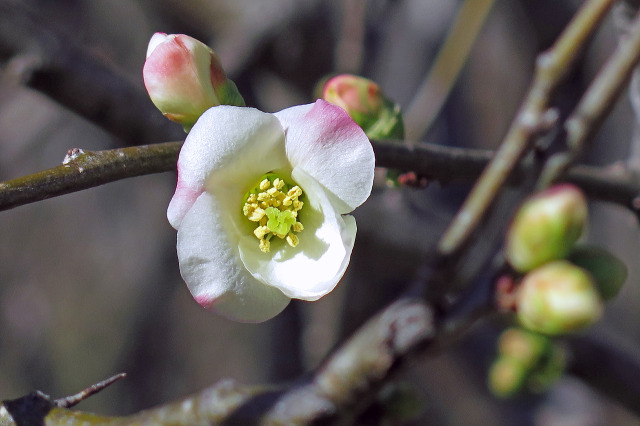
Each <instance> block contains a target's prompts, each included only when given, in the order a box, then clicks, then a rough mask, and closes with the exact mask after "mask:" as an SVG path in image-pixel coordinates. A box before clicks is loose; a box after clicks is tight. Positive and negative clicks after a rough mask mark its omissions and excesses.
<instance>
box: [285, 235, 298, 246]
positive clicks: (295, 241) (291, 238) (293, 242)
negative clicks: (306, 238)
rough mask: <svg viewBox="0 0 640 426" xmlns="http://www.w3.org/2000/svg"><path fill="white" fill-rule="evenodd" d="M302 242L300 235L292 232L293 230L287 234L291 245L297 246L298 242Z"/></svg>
mask: <svg viewBox="0 0 640 426" xmlns="http://www.w3.org/2000/svg"><path fill="white" fill-rule="evenodd" d="M299 242H300V240H299V239H298V236H297V235H295V234H292V233H291V232H289V235H287V243H288V244H289V245H290V246H291V247H295V246H297V245H298V243H299Z"/></svg>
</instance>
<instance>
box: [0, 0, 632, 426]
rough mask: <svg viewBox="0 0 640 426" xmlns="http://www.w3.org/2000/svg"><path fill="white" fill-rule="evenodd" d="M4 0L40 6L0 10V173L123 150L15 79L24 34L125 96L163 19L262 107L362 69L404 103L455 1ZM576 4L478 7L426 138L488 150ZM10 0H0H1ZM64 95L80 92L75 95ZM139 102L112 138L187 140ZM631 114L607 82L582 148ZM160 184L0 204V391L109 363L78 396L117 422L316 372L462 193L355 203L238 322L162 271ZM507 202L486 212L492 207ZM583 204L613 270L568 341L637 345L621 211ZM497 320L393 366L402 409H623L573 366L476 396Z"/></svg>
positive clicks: (380, 194) (609, 141)
mask: <svg viewBox="0 0 640 426" xmlns="http://www.w3.org/2000/svg"><path fill="white" fill-rule="evenodd" d="M3 3H4V6H2V4H3ZM19 3H21V4H23V5H26V6H28V7H29V9H28V10H30V11H31V12H33V13H36V15H37V16H40V17H41V18H42V21H38V22H40V24H39V25H37V26H32V27H29V25H27V24H24V25H22V24H21V26H20V28H14V27H12V26H11V25H10V24H9V23H8V21H7V20H6V19H5V20H2V19H0V33H5V34H6V33H9V34H13V36H14V37H13V38H11V37H3V39H4V41H0V181H2V180H7V179H11V178H15V177H19V176H23V175H26V174H29V173H33V172H36V171H39V170H42V169H46V168H50V167H54V166H56V165H58V164H60V163H61V161H62V159H63V158H64V155H65V153H66V151H67V150H68V149H70V148H74V147H79V148H83V149H85V150H101V149H110V148H115V147H121V146H126V145H130V144H135V143H136V140H135V138H134V137H129V138H127V137H123V136H122V135H119V136H114V135H113V132H107V131H105V130H104V129H102V128H101V127H100V126H97V125H96V124H94V123H91V122H89V121H87V120H85V119H84V118H81V117H80V116H78V115H76V114H74V113H73V112H71V111H70V110H69V109H67V108H65V107H63V106H61V105H60V104H59V103H57V102H56V101H55V100H53V99H52V98H51V97H48V96H46V95H44V94H43V93H42V91H38V90H34V89H32V88H27V87H25V85H24V84H22V82H23V79H24V75H25V69H28V67H29V64H30V63H31V62H30V61H31V60H32V58H33V57H32V53H33V52H32V50H30V46H31V44H32V43H33V41H32V40H31V39H30V37H29V34H33V35H35V37H36V38H37V37H45V38H46V37H56V35H57V34H62V35H64V37H69V38H70V39H71V40H72V41H73V42H74V43H77V44H78V45H80V46H82V47H83V48H84V49H86V50H87V51H89V52H90V53H91V55H94V56H95V57H97V58H99V59H100V60H102V61H106V62H107V63H108V64H109V65H110V66H111V67H112V68H113V69H114V70H117V72H118V73H120V74H121V75H122V76H123V78H124V79H125V80H126V81H128V82H129V83H130V84H131V85H132V87H136V88H137V89H138V90H143V83H142V65H143V63H144V59H145V53H146V48H147V43H148V41H149V38H150V37H151V35H152V34H153V33H154V32H157V31H161V32H166V33H185V34H188V35H191V36H193V37H196V38H198V39H200V40H202V41H204V42H206V43H208V44H209V45H210V46H211V47H212V48H213V49H214V50H215V51H216V52H217V53H218V55H219V56H220V58H221V61H222V64H223V66H224V67H225V69H226V70H227V73H228V75H229V76H230V77H231V78H232V79H233V80H234V81H235V82H236V84H237V85H238V87H239V89H240V92H241V93H242V94H243V96H244V97H245V100H246V101H247V104H248V105H249V106H255V107H257V108H259V109H261V110H264V111H278V110H280V109H283V108H286V107H288V106H291V105H295V104H302V103H308V102H311V101H312V100H313V97H312V96H313V95H312V93H313V89H314V85H315V84H316V83H317V81H318V80H320V79H321V78H322V77H324V76H325V75H327V74H329V73H335V72H352V73H357V74H361V75H364V76H366V77H369V78H371V79H373V80H375V81H376V82H378V83H379V84H380V86H381V87H382V89H383V90H384V91H385V92H386V94H387V95H388V96H389V97H391V98H393V99H394V100H395V101H396V102H398V103H399V104H400V105H401V106H403V107H404V108H407V107H408V106H409V105H410V104H411V101H412V98H413V96H414V94H415V93H416V91H417V89H418V87H419V86H420V84H421V83H422V81H423V79H424V78H425V76H426V74H427V72H428V70H429V68H430V66H431V65H432V63H433V60H434V57H435V55H436V54H437V52H438V49H439V47H440V46H441V44H442V42H443V40H444V38H445V36H446V34H447V31H448V29H449V28H450V27H451V25H452V22H453V20H454V17H455V14H456V11H457V10H458V8H459V7H460V6H461V4H462V3H463V2H462V1H456V0H343V1H328V0H260V1H250V0H197V1H196V0H180V1H176V0H173V1H172V0H153V1H150V0H133V1H132V0H126V1H125V0H110V1H106V2H95V1H86V0H84V1H83V0H58V1H56V2H49V1H45V0H23V1H22V2H19ZM580 3H582V2H580V1H568V0H563V1H560V0H538V1H535V2H531V1H526V0H497V1H496V2H495V5H494V6H493V8H492V10H491V12H490V15H489V17H488V18H487V21H486V23H485V25H484V27H483V29H482V31H481V32H480V34H479V36H478V39H477V41H476V43H475V46H474V48H473V51H472V52H471V55H470V57H469V61H468V63H467V64H466V66H465V68H464V69H463V71H462V74H461V76H460V78H459V81H458V82H457V84H456V86H455V88H454V90H453V92H452V93H451V96H450V99H449V100H448V102H447V103H446V105H445V107H444V110H443V112H442V114H441V115H440V117H439V118H438V120H437V121H436V123H435V124H434V126H433V127H432V129H431V130H430V132H429V133H428V134H427V135H426V137H425V138H424V139H423V140H426V141H429V142H435V143H439V144H443V145H450V146H465V147H482V148H495V147H496V146H497V145H498V143H499V142H500V140H501V138H502V136H503V135H504V133H505V131H506V129H507V126H508V125H509V123H510V121H511V120H512V118H513V116H514V114H515V111H516V109H517V107H518V106H519V104H520V102H521V99H522V97H523V96H524V94H525V93H526V89H527V86H528V83H529V81H530V78H531V75H532V70H533V63H534V59H535V56H536V55H537V54H538V53H539V52H540V51H542V50H544V49H545V48H547V47H549V46H550V45H551V44H552V42H553V41H554V40H555V38H556V37H557V35H558V34H559V33H560V31H561V30H562V29H563V28H564V26H565V25H566V24H567V22H568V21H569V19H570V18H571V16H572V15H573V13H574V12H575V10H576V8H577V6H579V4H580ZM16 4H18V3H16V2H10V1H7V0H0V6H2V7H13V6H15V5H16ZM31 12H30V13H31ZM16 13H17V14H18V15H19V14H20V13H22V11H21V9H20V10H17V11H16ZM12 22H13V21H12ZM15 22H17V21H15ZM25 22H27V21H25ZM28 22H32V21H28ZM3 26H4V28H2V27H3ZM49 29H51V31H52V32H51V33H48V32H47V31H48V30H49ZM45 30H46V31H45ZM51 34H54V35H51ZM49 41H51V40H49ZM39 42H40V43H42V40H39ZM616 43H617V34H616V32H615V29H614V26H613V24H612V22H611V19H609V20H607V22H606V23H605V24H604V25H603V27H602V29H601V30H600V31H599V33H598V35H597V37H596V39H595V40H594V41H593V43H591V45H590V48H589V50H588V51H587V52H585V54H584V55H583V57H582V59H581V61H580V63H579V64H578V67H577V69H576V71H575V72H573V73H572V74H571V75H570V77H569V78H568V81H567V83H566V84H564V85H563V86H562V87H561V90H560V92H559V94H558V96H557V98H556V99H555V102H554V103H555V104H557V105H559V106H560V108H561V111H562V113H564V114H566V113H567V112H568V111H570V109H571V107H572V105H574V104H575V103H576V101H577V99H578V97H579V95H580V93H582V91H583V90H584V88H585V87H586V85H587V84H588V82H589V81H590V79H591V78H592V77H593V75H594V74H595V73H596V72H597V69H598V68H599V67H600V66H601V65H602V63H603V62H604V60H605V59H606V58H607V56H608V55H609V54H610V53H611V51H612V50H613V48H614V47H615V45H616ZM45 44H46V43H45ZM17 45H19V46H20V53H17V54H16V49H15V46H17ZM69 60H71V63H72V64H73V58H71V59H69ZM79 67H80V64H79ZM88 77H89V78H91V77H92V76H91V75H89V76H88ZM48 84H49V85H50V86H51V87H55V84H56V83H55V80H53V81H50V82H49V83H48ZM51 87H49V91H50V92H51V91H52V89H51ZM45 92H46V90H45ZM70 96H76V97H80V98H81V99H84V98H86V99H87V100H88V101H90V100H91V99H92V96H93V94H92V93H90V92H87V91H79V92H77V93H73V94H70ZM149 105H151V103H150V101H149V102H148V105H147V106H149ZM133 107H136V105H132V104H131V103H130V102H129V101H128V99H126V98H123V99H120V100H119V103H118V110H119V111H120V112H123V111H124V112H125V113H126V112H127V110H128V109H130V108H133ZM131 114H134V112H132V113H131ZM157 116H158V117H159V120H158V121H157V122H158V123H160V124H158V128H155V129H154V128H148V127H149V126H148V124H145V125H144V126H147V127H144V128H142V126H141V128H139V129H136V128H135V126H134V129H133V130H132V129H129V131H128V133H127V132H123V134H126V135H141V136H140V141H139V142H138V143H150V142H164V141H169V140H178V139H180V138H183V137H184V133H182V131H181V129H180V128H179V126H178V125H175V126H173V125H172V124H170V123H168V122H167V123H165V122H164V121H162V117H161V115H160V113H159V112H157ZM633 127H634V118H633V115H632V113H631V109H630V107H629V103H628V101H627V99H626V97H624V99H622V100H621V101H620V102H619V105H618V106H617V107H616V109H615V110H614V112H613V114H612V115H611V116H610V117H609V119H608V120H607V121H606V122H605V124H604V126H603V128H602V130H601V131H600V133H599V136H598V138H597V140H596V141H595V144H594V149H593V150H592V151H591V152H590V154H589V157H588V158H587V159H586V162H589V163H591V164H598V165H608V164H611V163H614V162H616V161H620V160H626V159H627V157H628V155H627V153H628V151H629V141H630V139H631V134H632V131H633ZM159 129H160V130H159ZM136 131H137V133H136ZM149 135H152V136H149ZM143 136H144V137H143ZM145 138H147V139H151V140H147V139H145ZM175 180H176V176H175V173H165V174H160V175H151V176H145V177H140V178H134V179H129V180H124V181H120V182H117V183H112V184H108V185H106V186H103V187H98V188H94V189H90V190H86V191H82V192H78V193H75V194H70V195H65V196H62V197H59V198H54V199H50V200H46V201H43V202H39V203H35V204H31V205H27V206H22V207H18V208H15V209H13V210H9V211H5V212H0V399H10V398H16V397H19V396H22V395H24V394H26V393H28V392H29V391H31V390H34V389H40V390H42V391H44V392H46V393H49V394H51V395H52V396H54V397H61V396H64V395H68V394H72V393H75V392H77V391H79V390H80V389H83V388H85V387H86V386H88V385H90V384H92V383H95V382H97V381H99V380H102V379H104V378H106V377H108V376H110V375H112V374H115V373H117V372H121V371H125V372H127V374H128V376H127V378H126V379H124V380H122V381H120V382H119V383H117V384H115V385H113V386H112V387H111V388H109V389H108V390H106V391H103V392H102V393H101V394H99V395H97V396H94V397H92V398H90V399H88V400H87V401H85V402H83V403H82V404H81V405H79V406H78V409H82V410H85V411H94V412H98V413H101V414H113V415H118V414H129V413H133V412H135V411H139V410H141V409H144V408H149V407H151V406H154V405H157V404H160V403H163V402H167V401H170V400H174V399H177V398H180V397H183V396H186V395H188V394H190V393H194V392H197V391H199V390H201V389H203V388H205V387H207V386H209V385H211V384H213V383H215V382H217V381H218V380H220V379H223V378H228V377H230V378H234V379H236V380H238V381H240V382H242V383H246V384H254V383H266V382H270V383H281V382H286V381H289V380H293V379H295V378H297V377H299V376H300V375H301V374H303V373H304V372H308V371H310V370H311V369H313V368H314V367H316V366H317V365H318V363H319V362H320V361H321V360H322V358H323V357H324V356H325V355H326V354H327V353H328V351H329V350H330V349H331V348H332V347H333V346H334V345H335V344H336V343H338V342H340V341H341V340H343V339H344V338H345V337H346V336H348V335H349V333H351V332H352V331H353V330H354V329H355V328H356V327H357V326H358V325H360V324H361V323H362V322H363V321H364V320H365V319H366V318H367V317H369V316H370V315H371V314H372V313H373V312H375V311H376V310H377V309H379V308H380V307H382V306H384V305H385V304H386V303H388V301H389V300H390V299H391V298H393V297H394V296H395V295H397V294H399V293H400V292H401V291H402V289H403V288H404V286H405V285H406V283H408V282H409V281H410V280H411V279H413V278H414V277H415V276H416V272H417V271H418V269H419V267H420V265H421V264H422V263H423V261H424V259H425V258H426V256H428V255H429V251H430V249H431V248H432V246H433V244H434V243H435V241H436V240H437V238H438V237H439V235H440V233H441V232H442V231H443V229H444V227H445V226H446V225H447V223H448V221H449V220H450V218H451V216H452V215H453V213H454V212H455V211H456V209H457V207H458V206H459V204H460V202H461V201H462V199H463V197H464V195H465V194H466V192H467V191H468V189H469V186H468V185H449V186H446V187H441V186H440V185H438V184H433V185H431V186H429V187H427V188H423V189H411V188H400V189H388V188H386V187H385V186H384V184H380V185H377V186H376V187H375V189H374V193H373V195H372V197H371V198H370V200H369V201H368V202H367V203H365V205H363V206H362V207H360V208H359V209H358V210H357V211H356V212H355V216H356V219H357V222H358V228H359V229H358V237H357V243H356V246H355V249H354V254H353V258H352V261H351V266H350V267H349V269H348V271H347V275H346V276H345V278H344V279H343V280H342V282H341V284H340V285H339V286H338V288H337V289H336V290H335V291H334V292H333V293H331V294H330V295H328V296H327V297H325V298H323V299H322V300H320V301H318V302H314V303H302V302H294V303H292V304H291V305H290V307H289V308H287V310H286V311H285V313H283V314H282V315H281V316H279V317H277V318H276V319H274V320H272V321H269V322H266V323H264V324H259V325H247V324H238V323H234V322H230V321H228V320H225V319H222V318H218V317H216V316H214V315H212V314H210V313H208V312H207V311H205V310H203V309H202V308H201V307H200V306H199V305H197V304H196V303H195V302H194V301H193V300H192V298H191V296H190V294H189V292H188V290H187V288H186V286H185V285H184V283H183V282H182V280H181V278H180V275H179V271H178V263H177V258H176V254H175V231H174V230H173V229H172V228H171V227H170V226H169V224H168V223H167V221H166V217H165V212H166V207H167V205H168V202H169V200H170V198H171V196H172V194H173V190H174V187H175ZM510 214H511V213H510V212H508V211H504V212H498V215H502V216H503V217H504V218H505V219H504V220H506V218H508V217H509V215H510ZM591 214H592V220H591V229H590V230H589V237H588V239H589V241H591V242H595V243H598V244H602V245H604V246H606V247H607V248H608V249H609V250H611V251H612V252H614V253H615V254H616V255H618V256H619V257H621V258H622V259H624V260H625V262H626V263H627V265H628V266H629V267H630V276H629V279H628V281H627V284H626V286H625V288H624V289H623V291H622V293H621V294H620V295H619V296H618V297H617V298H616V299H615V300H613V301H612V302H610V303H609V304H608V306H607V311H606V314H605V318H604V320H603V321H602V322H601V323H600V324H598V325H597V326H595V327H593V328H591V329H590V330H589V331H588V332H587V334H593V335H594V336H600V335H603V336H607V337H608V338H612V339H613V341H614V342H617V343H616V344H620V345H622V346H624V347H631V348H635V347H637V346H638V343H639V342H640V309H638V305H639V302H640V289H639V287H638V285H637V284H638V283H637V281H638V277H639V276H638V268H637V266H636V265H637V258H638V252H639V249H640V238H639V237H640V235H639V232H638V225H637V222H636V220H635V218H634V217H633V215H631V214H630V213H629V212H628V211H626V210H624V209H623V208H621V207H619V206H615V205H610V204H603V203H598V202H592V203H591ZM504 326H505V323H504V322H503V321H501V320H500V319H495V318H493V319H488V320H486V321H482V322H480V323H479V324H478V325H477V326H476V327H474V328H473V329H472V330H471V331H470V332H468V333H466V334H465V335H464V336H463V337H462V338H461V339H460V340H459V341H457V342H456V343H455V344H453V345H452V346H450V347H448V348H446V349H445V350H443V351H442V352H441V353H438V354H431V355H430V356H428V357H424V358H422V359H420V360H419V361H418V362H415V363H414V364H413V365H412V366H411V367H410V369H409V370H407V371H406V372H405V373H403V375H401V376H400V377H399V380H402V381H407V382H408V383H410V384H411V386H413V388H414V390H415V392H416V395H417V397H418V399H419V401H420V402H421V412H420V413H421V414H420V417H418V418H417V419H416V420H414V421H413V423H411V424H417V425H419V424H442V425H486V424H492V425H500V424H504V425H509V424H519V425H527V424H531V425H534V424H535V425H556V424H562V425H574V424H575V425H600V424H629V425H631V424H640V420H639V419H638V417H636V416H635V415H633V414H632V413H630V412H629V411H627V410H626V409H625V408H623V407H622V406H620V405H618V404H617V403H616V402H615V401H613V400H612V399H610V398H608V397H607V395H606V394H602V393H599V392H598V391H596V390H594V389H592V388H590V387H588V386H587V385H585V384H584V382H582V381H581V380H580V379H579V378H578V377H574V376H571V375H567V376H565V377H564V378H563V379H561V380H560V381H559V382H558V383H557V385H556V386H555V387H554V388H553V389H552V390H551V391H550V392H548V393H546V394H543V395H535V396H522V397H518V398H516V399H514V400H506V401H502V400H498V399H495V398H494V397H493V396H491V394H490V393H489V392H488V391H487V388H486V384H485V382H486V373H487V368H488V366H489V365H490V363H491V361H492V359H493V358H494V356H495V351H496V349H495V343H496V338H497V336H498V334H499V332H500V331H501V330H502V328H504ZM636 353H638V352H636ZM604 368H605V367H604V366H603V370H604ZM603 374H606V371H603Z"/></svg>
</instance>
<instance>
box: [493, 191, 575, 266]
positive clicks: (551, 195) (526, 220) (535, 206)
mask: <svg viewBox="0 0 640 426" xmlns="http://www.w3.org/2000/svg"><path fill="white" fill-rule="evenodd" d="M587 216H588V212H587V202H586V199H585V197H584V195H583V194H582V191H581V190H580V189H578V188H577V187H575V186H573V185H570V184H560V185H556V186H554V187H552V188H549V189H547V190H545V191H542V192H540V193H538V194H536V195H534V196H532V197H531V198H529V199H528V200H526V201H525V202H524V203H523V204H522V206H521V207H520V209H519V210H518V212H517V213H516V216H515V217H514V219H513V222H512V223H511V226H510V228H509V232H508V234H507V241H506V247H505V251H506V256H507V260H508V261H509V263H510V264H511V266H513V268H514V269H516V270H517V271H519V272H528V271H530V270H532V269H534V268H536V267H538V266H540V265H542V264H544V263H546V262H549V261H551V260H557V259H562V258H564V257H565V256H566V255H567V254H568V253H569V251H570V250H571V248H572V247H573V245H574V243H575V242H576V240H577V239H578V238H579V237H580V235H581V234H582V231H583V229H584V227H585V225H586V223H587Z"/></svg>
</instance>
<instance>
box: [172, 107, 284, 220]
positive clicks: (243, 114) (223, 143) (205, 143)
mask: <svg viewBox="0 0 640 426" xmlns="http://www.w3.org/2000/svg"><path fill="white" fill-rule="evenodd" d="M283 140H284V132H283V130H282V127H281V126H280V122H279V121H278V120H277V119H276V118H275V117H274V116H273V115H272V114H267V113H264V112H261V111H258V110H257V109H253V108H243V107H232V106H226V105H221V106H217V107H215V108H211V109H209V110H207V112H205V113H204V114H203V115H202V116H201V117H200V119H199V120H198V121H197V122H196V124H195V125H194V126H193V128H192V129H191V132H189V135H188V136H187V139H186V140H185V142H184V145H183V146H182V150H181V151H180V156H179V158H178V187H180V186H185V187H188V188H192V189H193V190H196V191H197V190H201V189H212V188H213V187H218V188H220V187H221V186H227V187H230V188H237V189H238V193H239V197H240V199H241V198H242V196H243V195H244V193H245V192H247V191H248V190H249V189H251V187H252V186H253V185H255V184H256V181H257V180H258V179H259V178H260V177H261V176H262V175H263V174H265V173H267V172H269V171H272V170H277V169H282V168H284V167H287V165H288V161H287V158H286V155H285V151H284V143H283ZM238 202H239V203H240V201H238ZM237 209H238V211H241V209H242V205H240V204H239V205H238V206H237Z"/></svg>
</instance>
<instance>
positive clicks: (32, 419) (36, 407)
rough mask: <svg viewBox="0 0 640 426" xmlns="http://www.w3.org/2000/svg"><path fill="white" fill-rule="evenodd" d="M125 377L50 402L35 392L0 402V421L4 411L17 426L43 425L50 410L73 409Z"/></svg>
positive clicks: (123, 374) (121, 375) (115, 377)
mask: <svg viewBox="0 0 640 426" xmlns="http://www.w3.org/2000/svg"><path fill="white" fill-rule="evenodd" d="M126 375H127V374H126V373H119V374H116V375H115V376H112V377H110V378H108V379H106V380H103V381H101V382H99V383H96V384H95V385H91V386H89V387H88V388H86V389H84V390H82V391H80V392H78V393H77V394H75V395H71V396H66V397H64V398H59V399H55V400H52V399H51V396H49V395H47V394H46V393H44V392H42V391H39V390H37V391H33V392H31V393H29V394H28V395H25V396H23V397H20V398H16V399H12V400H7V401H2V405H0V420H1V419H2V417H3V411H4V410H6V412H8V413H9V415H10V416H11V418H12V419H13V421H14V423H15V424H16V425H17V426H39V425H44V424H45V422H44V419H45V417H46V416H47V414H49V412H50V411H51V409H52V408H54V407H59V408H69V407H73V406H74V405H76V404H78V403H79V402H81V401H83V400H85V399H87V398H88V397H90V396H91V395H94V394H96V393H98V392H100V391H101V390H103V389H105V388H106V387H108V386H110V385H112V384H113V383H115V382H117V381H118V380H120V379H122V378H124V377H126ZM2 409H4V410H2Z"/></svg>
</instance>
